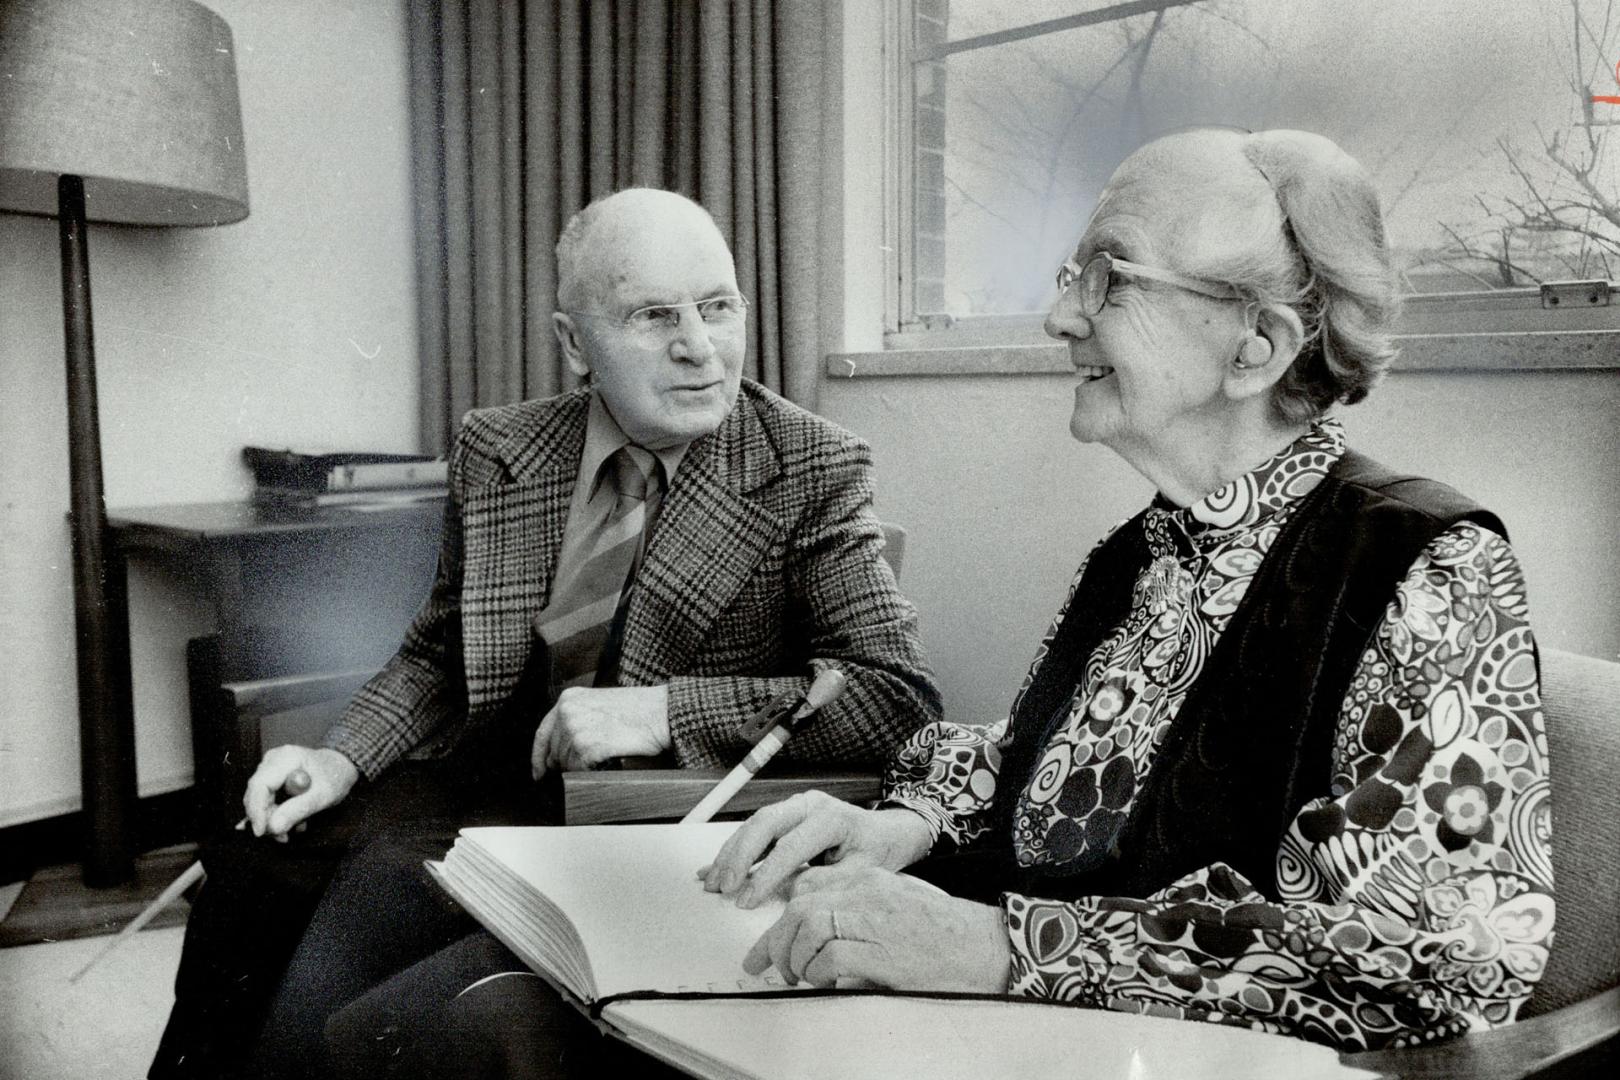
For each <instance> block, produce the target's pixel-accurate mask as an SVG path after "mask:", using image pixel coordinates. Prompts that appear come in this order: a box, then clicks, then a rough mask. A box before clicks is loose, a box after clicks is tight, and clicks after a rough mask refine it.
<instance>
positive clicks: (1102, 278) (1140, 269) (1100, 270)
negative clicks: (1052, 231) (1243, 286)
mask: <svg viewBox="0 0 1620 1080" xmlns="http://www.w3.org/2000/svg"><path fill="white" fill-rule="evenodd" d="M1094 267H1095V268H1096V269H1093V268H1094ZM1116 271H1117V272H1118V273H1121V274H1123V275H1125V276H1126V277H1136V278H1144V279H1146V280H1148V281H1159V282H1163V283H1164V284H1166V285H1174V286H1175V287H1176V288H1178V289H1185V290H1187V291H1188V292H1192V293H1198V294H1199V295H1200V296H1208V297H1212V298H1214V299H1216V300H1243V299H1246V297H1245V296H1244V294H1243V293H1242V292H1241V291H1239V290H1238V289H1237V288H1236V287H1235V286H1232V285H1222V284H1220V283H1218V282H1214V281H1205V280H1203V279H1202V278H1195V277H1188V276H1187V275H1186V274H1178V273H1176V272H1175V271H1174V270H1161V269H1159V268H1158V267H1156V266H1144V265H1143V264H1141V263H1134V262H1131V261H1130V260H1129V259H1121V258H1120V257H1119V256H1117V255H1114V254H1113V253H1111V252H1107V251H1099V252H1097V253H1096V254H1094V255H1092V256H1091V258H1089V259H1087V260H1086V262H1085V265H1084V266H1082V265H1080V264H1079V263H1076V262H1075V261H1074V259H1073V258H1069V259H1065V260H1064V262H1063V265H1062V266H1061V267H1059V268H1058V272H1057V287H1058V296H1060V297H1062V296H1066V295H1068V294H1069V293H1070V291H1071V290H1072V291H1073V293H1074V296H1075V299H1077V300H1078V301H1079V302H1080V313H1081V314H1082V315H1084V316H1086V317H1087V318H1088V319H1089V318H1091V317H1092V316H1093V315H1096V314H1097V313H1098V312H1099V311H1101V310H1102V309H1103V304H1104V303H1105V302H1107V300H1108V290H1109V289H1110V288H1112V287H1113V283H1114V274H1115V272H1116ZM1077 284H1078V285H1079V286H1080V288H1078V289H1076V288H1074V287H1075V285H1077Z"/></svg>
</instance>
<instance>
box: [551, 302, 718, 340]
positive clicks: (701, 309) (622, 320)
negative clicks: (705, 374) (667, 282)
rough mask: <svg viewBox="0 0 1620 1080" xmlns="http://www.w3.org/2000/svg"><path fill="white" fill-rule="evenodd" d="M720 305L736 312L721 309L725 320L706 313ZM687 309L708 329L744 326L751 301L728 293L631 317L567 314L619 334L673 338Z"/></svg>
mask: <svg viewBox="0 0 1620 1080" xmlns="http://www.w3.org/2000/svg"><path fill="white" fill-rule="evenodd" d="M721 304H724V305H731V304H735V305H737V309H736V311H735V312H726V311H725V309H724V308H719V309H717V310H719V311H721V312H723V313H724V317H721V318H710V317H709V315H708V314H707V313H706V311H705V309H706V308H710V307H711V306H712V305H721ZM686 308H692V309H693V310H695V311H696V312H697V317H698V319H699V321H701V322H702V323H703V325H704V326H706V327H710V328H716V327H722V326H732V325H736V324H739V323H741V322H742V321H743V320H744V319H746V318H747V317H748V297H746V296H743V295H742V294H741V293H727V294H726V295H724V296H709V297H705V298H704V299H702V300H687V301H685V302H683V303H679V304H648V305H647V306H646V307H638V308H636V310H634V311H632V312H630V314H628V315H622V316H621V315H609V314H607V313H606V312H602V311H569V312H565V314H567V315H571V316H574V317H577V318H584V319H601V320H603V321H604V322H608V323H611V324H614V325H616V326H617V327H618V328H619V329H620V330H623V331H625V332H627V333H648V332H654V333H658V334H666V333H667V334H671V335H673V334H674V333H676V332H677V331H678V330H680V327H681V316H680V313H681V312H682V311H683V310H685V309H686ZM652 312H657V313H659V315H658V316H656V317H655V316H652V315H650V314H649V313H652ZM643 317H644V319H645V321H643V322H641V323H638V322H637V319H638V318H643Z"/></svg>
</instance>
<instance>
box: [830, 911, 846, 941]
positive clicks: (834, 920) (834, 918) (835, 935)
mask: <svg viewBox="0 0 1620 1080" xmlns="http://www.w3.org/2000/svg"><path fill="white" fill-rule="evenodd" d="M832 924H833V940H835V941H836V940H839V939H841V938H842V937H843V936H844V935H843V934H840V933H839V932H838V912H836V911H835V912H833V913H832Z"/></svg>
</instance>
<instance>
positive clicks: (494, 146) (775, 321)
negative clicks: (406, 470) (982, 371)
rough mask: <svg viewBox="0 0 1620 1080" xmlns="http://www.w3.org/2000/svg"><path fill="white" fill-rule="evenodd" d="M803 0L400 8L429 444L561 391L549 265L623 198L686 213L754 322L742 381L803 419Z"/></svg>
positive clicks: (810, 193) (813, 200)
mask: <svg viewBox="0 0 1620 1080" xmlns="http://www.w3.org/2000/svg"><path fill="white" fill-rule="evenodd" d="M821 9H822V5H821V4H819V3H806V2H804V0H408V6H407V11H408V13H409V16H408V17H409V23H410V25H409V31H410V34H409V36H410V51H411V57H410V63H411V99H412V100H411V105H412V118H413V119H412V156H413V159H414V162H413V165H414V169H415V184H416V229H417V280H418V308H419V323H420V327H419V331H420V334H419V340H420V355H421V362H422V433H423V442H424V444H425V445H426V446H427V447H428V448H429V449H430V450H432V451H434V452H440V453H442V452H444V451H445V450H446V449H447V448H448V446H449V444H450V441H451V439H452V438H453V437H454V432H455V428H456V425H457V424H458V423H459V422H460V419H461V416H462V414H463V413H465V412H466V411H467V410H468V409H470V408H474V407H478V406H485V405H495V404H501V403H505V402H511V401H518V400H522V399H524V398H535V397H545V396H548V395H551V394H555V393H557V392H559V391H560V390H564V389H567V388H569V387H570V386H571V385H573V384H574V383H575V382H576V381H577V380H576V379H575V378H574V376H573V375H571V374H570V373H569V372H568V371H567V369H566V367H565V366H564V365H563V364H562V362H561V359H560V357H559V356H558V353H557V348H556V340H555V338H554V337H553V335H552V331H551V313H552V311H553V309H554V307H555V302H556V267H555V262H554V257H553V247H554V246H555V244H556V240H557V233H558V232H559V230H560V229H561V228H562V226H563V224H564V223H565V222H566V221H567V220H568V218H569V217H570V216H571V215H572V214H573V213H574V212H575V211H577V210H579V209H580V208H581V207H583V206H584V205H585V204H586V203H588V202H589V201H591V200H592V199H594V198H597V197H599V196H602V195H606V194H609V193H611V192H613V191H616V190H618V189H620V188H624V187H631V186H640V185H645V186H651V187H663V188H669V189H671V190H673V191H679V192H681V193H682V194H685V195H689V196H691V197H692V198H694V199H696V200H697V201H698V202H700V203H702V204H703V205H704V206H705V207H706V208H707V209H708V210H709V212H710V213H711V214H713V215H714V218H715V221H716V222H717V223H718V224H719V226H720V231H721V232H722V233H723V234H724V235H725V237H726V239H727V241H728V242H729V243H730V244H731V249H732V253H733V254H734V255H735V257H736V261H737V279H738V283H739V285H740V286H741V288H742V291H743V293H744V294H745V295H746V296H747V297H748V299H749V301H750V304H751V308H750V315H749V342H748V346H749V347H748V362H747V367H746V369H745V374H747V375H748V376H749V377H750V378H753V379H756V380H758V381H759V382H762V383H764V384H765V385H766V386H769V387H771V388H772V389H774V390H776V391H777V392H779V393H782V394H784V395H785V396H787V397H789V398H791V399H793V400H795V401H797V402H799V403H801V404H804V405H806V406H810V407H813V406H814V394H815V387H816V371H817V366H818V363H819V349H818V344H817V333H816V293H817V288H816V279H817V266H816V262H817V260H816V252H817V246H818V243H819V240H818V230H817V220H818V217H819V208H820V203H821V168H820V155H821V94H822V66H823V63H822V55H821V54H822V51H823V46H822V30H821V18H822V14H821Z"/></svg>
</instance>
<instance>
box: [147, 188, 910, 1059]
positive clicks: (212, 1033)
mask: <svg viewBox="0 0 1620 1080" xmlns="http://www.w3.org/2000/svg"><path fill="white" fill-rule="evenodd" d="M557 269H558V289H557V294H558V304H559V307H560V309H561V310H559V311H558V312H557V313H556V315H555V316H554V320H555V331H556V334H557V339H558V341H559V342H560V344H561V348H562V353H563V356H564V357H565V359H566V361H567V363H568V365H569V367H570V369H571V370H573V371H574V372H576V373H577V374H579V375H581V376H586V377H588V378H589V386H588V387H586V388H584V389H581V390H576V391H574V392H572V393H567V394H563V395H560V396H558V397H555V398H551V399H549V400H544V401H527V402H522V403H519V404H516V405H510V406H502V407H497V408H492V409H485V410H476V411H474V412H472V413H469V414H468V415H467V417H466V418H465V420H464V421H463V423H462V427H461V432H460V435H459V437H458V439H457V442H456V446H455V448H454V451H453V453H452V455H451V462H450V489H451V497H450V500H449V503H448V506H447V509H446V517H445V529H444V540H443V547H442V550H441V553H440V558H439V568H438V574H437V577H436V580H435V582H434V585H433V589H432V593H431V595H430V596H429V597H428V599H427V601H426V603H425V604H424V605H423V607H422V610H421V612H420V613H419V614H418V616H417V618H416V620H415V622H414V623H413V625H412V626H411V628H410V630H409V632H408V633H407V635H406V638H405V642H404V644H403V645H402V646H401V647H400V649H399V651H398V653H397V654H396V655H395V656H394V658H393V659H392V660H391V661H390V662H389V664H388V666H387V667H386V668H385V669H384V670H383V671H382V672H381V673H380V674H379V675H378V676H377V677H376V678H374V679H373V680H372V681H371V682H370V683H368V684H367V685H366V686H365V688H364V689H362V690H361V691H360V693H359V694H358V695H357V697H356V698H355V700H354V702H353V703H352V704H351V705H350V706H349V708H348V710H347V711H346V712H345V713H344V714H343V716H342V718H341V719H339V720H338V721H337V723H336V724H335V725H334V726H333V728H332V729H331V730H330V731H329V732H328V733H327V735H326V737H325V739H324V745H323V746H321V747H319V748H310V747H301V746H283V747H277V748H275V749H273V750H271V751H269V752H268V753H266V754H265V756H264V760H263V761H262V763H261V764H260V766H259V768H258V770H257V771H256V772H255V774H254V775H253V777H252V779H251V780H250V781H249V783H248V788H247V792H246V794H245V795H244V797H243V803H244V806H245V807H246V810H247V816H248V820H249V822H250V824H251V830H249V831H246V832H241V833H236V834H234V835H227V837H226V838H225V839H224V840H222V841H220V842H218V843H216V844H213V845H211V846H210V847H209V848H208V850H207V851H206V852H205V855H204V861H205V864H206V865H207V867H208V869H209V881H208V884H207V886H206V887H205V888H204V889H203V891H202V893H201V894H200V896H199V898H198V902H197V904H196V906H195V907H194V910H193V913H192V918H191V925H190V926H189V928H188V930H187V939H186V947H185V952H184V954H183V956H182V960H181V965H180V972H179V976H178V978H177V980H176V1004H175V1008H174V1012H173V1014H172V1016H171V1018H170V1021H169V1027H168V1030H167V1031H166V1032H165V1034H164V1038H163V1043H162V1045H161V1047H160V1048H159V1051H158V1056H157V1060H156V1061H155V1062H154V1064H153V1067H152V1071H151V1074H150V1075H151V1076H153V1077H160V1076H161V1077H169V1076H191V1075H197V1076H216V1075H221V1074H228V1073H229V1072H230V1071H231V1070H233V1069H235V1068H237V1067H239V1065H240V1059H241V1055H242V1054H243V1052H244V1051H245V1050H246V1048H247V1047H248V1046H250V1045H251V1044H252V1040H253V1038H254V1035H255V1032H256V1031H257V1030H258V1029H259V1027H260V1026H261V1024H262V1022H263V1019H264V1017H265V1015H266V1010H267V1007H268V1006H270V1004H271V1001H272V995H273V994H274V993H275V991H276V989H277V987H278V985H280V986H281V987H282V989H281V993H280V995H279V996H278V997H277V998H276V999H275V1003H274V1007H273V1012H274V1016H275V1017H276V1020H275V1022H274V1023H273V1024H272V1025H271V1029H270V1030H271V1031H272V1033H273V1037H272V1038H271V1039H270V1041H269V1042H268V1043H267V1044H266V1045H265V1046H264V1047H263V1048H262V1052H261V1054H260V1055H259V1057H260V1059H261V1060H262V1061H267V1062H270V1063H272V1064H274V1065H277V1066H278V1067H283V1068H286V1069H289V1070H291V1071H294V1072H296V1071H297V1070H298V1069H299V1068H302V1067H303V1066H302V1065H301V1064H300V1062H302V1061H303V1060H304V1055H305V1054H306V1053H308V1052H311V1050H312V1044H311V1043H310V1037H311V1036H312V1035H313V1037H314V1038H315V1039H317V1040H318V1038H319V1032H320V1024H321V1022H322V1021H323V1020H324V1016H325V1014H326V1013H327V1012H329V1011H330V1010H331V1009H333V1008H335V1007H337V1006H340V1005H342V1004H343V1003H344V1002H345V1001H346V1000H348V998H349V997H350V996H353V995H356V994H358V993H359V992H360V991H362V990H363V989H364V988H365V987H366V986H369V985H371V984H373V983H375V982H378V981H381V980H382V979H385V978H387V977H388V976H389V975H391V974H392V973H394V972H395V971H398V970H400V969H402V968H404V967H406V966H407V965H409V964H410V963H412V962H414V961H416V960H418V959H419V958H421V957H423V956H426V955H428V954H429V953H431V952H433V951H434V950H436V949H438V948H440V947H442V946H444V945H446V944H448V943H449V942H452V941H454V940H456V939H458V938H460V937H462V936H464V935H466V934H467V933H468V932H469V931H470V930H472V929H473V928H474V924H473V923H472V922H471V921H470V920H469V919H467V917H466V916H465V915H463V914H461V913H460V912H459V911H458V910H457V909H455V908H454V906H453V905H451V904H449V903H448V901H446V900H445V899H444V898H443V897H442V896H440V895H438V894H437V892H436V890H435V889H434V888H433V887H432V886H431V884H430V883H428V882H427V881H426V879H425V876H424V874H423V871H422V869H421V865H420V860H421V858H422V857H423V856H424V855H438V854H442V852H443V850H444V848H445V846H446V844H447V843H448V841H449V838H450V837H451V836H452V835H453V833H454V831H455V829H456V828H458V827H461V826H464V825H467V824H469V823H495V822H502V823H520V824H521V823H538V822H542V821H546V820H554V815H555V809H554V805H553V803H552V802H550V801H548V788H547V787H546V786H545V785H542V784H540V783H537V781H540V780H542V778H544V777H545V776H547V774H550V773H553V772H554V771H556V770H561V769H581V768H590V767H592V766H595V765H599V764H602V763H603V762H606V761H608V760H609V759H613V758H618V757H621V756H638V755H658V754H665V753H668V754H672V756H673V758H674V759H675V761H677V762H678V763H679V764H681V765H683V766H718V765H729V764H731V763H733V762H734V761H735V760H736V759H738V758H739V757H740V756H741V755H742V754H743V753H745V752H746V749H747V744H746V743H745V742H744V741H743V740H742V739H741V738H740V737H739V736H738V734H737V731H736V729H737V726H738V723H739V721H741V720H742V719H743V718H745V717H747V716H748V715H749V714H750V713H752V712H753V711H754V710H755V709H757V708H758V707H759V706H760V705H762V704H764V703H765V702H766V701H768V700H769V699H770V698H771V697H772V696H773V695H775V694H776V693H778V692H780V691H782V690H784V689H789V688H794V687H803V686H806V685H808V683H809V681H810V679H811V678H812V677H813V675H814V674H815V672H816V671H817V670H819V669H820V668H822V667H824V666H829V665H830V666H836V667H838V668H840V669H841V670H842V671H843V672H844V673H845V674H846V676H847V677H848V690H847V691H846V693H845V694H844V695H843V697H842V698H841V699H840V700H839V701H838V702H836V703H834V704H833V705H832V706H830V707H828V708H827V709H826V710H824V713H823V716H822V718H821V720H820V721H819V722H818V723H817V724H815V725H813V726H812V727H811V728H810V729H808V730H807V731H805V732H804V733H802V734H801V735H800V736H799V737H798V738H797V739H796V740H795V742H794V743H793V744H792V745H790V746H789V747H788V749H787V750H786V751H785V753H786V754H788V755H792V756H795V757H797V758H799V759H801V760H814V761H825V762H876V761H880V760H882V759H883V758H884V757H885V756H886V755H887V754H888V753H890V752H891V751H892V750H893V749H894V748H895V747H896V746H897V745H898V743H899V741H900V739H901V738H903V737H904V736H905V735H906V734H907V733H909V732H910V731H911V730H913V729H914V728H916V727H917V726H918V725H919V724H921V723H923V722H926V721H929V720H933V719H936V718H937V717H938V714H939V695H938V692H937V690H936V689H935V687H934V685H933V682H932V677H931V675H930V673H929V671H928V669H927V666H926V664H925V662H924V660H923V656H922V651H921V648H920V646H919V643H918V639H917V629H916V617H915V613H914V611H913V609H912V608H911V606H910V605H909V604H908V603H907V602H906V601H905V600H904V599H903V598H902V597H901V596H900V595H899V593H898V592H897V591H896V587H895V582H894V577H893V575H892V574H891V573H890V571H889V569H888V567H887V565H886V564H885V563H884V562H883V560H882V558H881V557H880V552H881V549H882V544H883V542H882V534H881V531H880V529H879V527H878V525H877V522H876V520H875V519H874V517H873V515H872V509H871V496H872V484H871V477H870V456H869V451H868V450H867V448H866V447H865V445H864V444H862V443H861V442H860V441H859V440H857V439H855V438H854V437H852V436H850V435H849V434H847V433H846V432H843V431H841V430H839V429H838V428H836V427H834V426H833V425H831V424H829V423H827V422H826V421H824V420H821V419H820V418H818V417H816V416H813V415H811V414H810V413H807V412H805V411H804V410H802V409H799V408H797V407H795V406H793V405H791V404H789V403H788V402H786V401H784V400H782V399H781V398H779V397H777V396H776V395H775V394H772V393H771V392H770V391H768V390H766V389H764V388H763V387H761V386H758V385H756V384H754V383H751V382H746V381H744V380H743V379H742V378H741V370H742V364H743V356H744V351H745V344H746V316H747V301H746V300H745V299H744V298H743V297H742V295H741V294H740V293H739V291H738V287H737V279H736V272H735V268H734V266H733V262H732V258H731V253H730V251H729V250H728V249H727V247H726V244H725V241H724V240H723V239H722V237H721V235H720V232H719V230H718V229H717V228H716V227H715V224H714V222H713V220H712V219H711V218H710V217H709V215H708V214H707V213H706V212H705V211H704V210H703V209H702V208H701V207H699V206H698V205H697V204H695V203H693V202H691V201H690V200H687V199H685V198H682V197H681V196H678V195H674V194H671V193H669V192H663V191H655V190H650V189H632V190H628V191H623V192H619V193H618V194H615V195H612V196H609V197H607V198H604V199H601V200H598V201H597V202H595V203H592V204H591V205H590V206H588V207H586V208H585V209H584V210H583V211H581V212H580V213H579V214H578V215H576V216H575V217H574V219H573V220H572V221H570V222H569V224H568V226H567V228H565V229H564V231H563V234H562V237H561V239H560V240H559V241H558V244H557ZM413 752H414V753H413ZM407 755H411V757H412V758H413V759H421V758H427V759H428V760H410V761H405V762H401V759H402V758H405V757H406V756H407ZM299 769H302V770H303V771H304V772H305V773H307V774H308V776H309V777H310V780H311V785H310V787H309V790H308V791H307V792H305V793H303V794H299V795H296V796H294V797H292V798H288V799H287V800H286V801H285V802H282V803H280V804H279V805H278V804H277V802H276V796H277V794H278V793H279V792H280V791H281V790H282V788H283V786H284V784H285V782H286V781H287V780H288V778H289V777H291V776H292V775H293V773H294V772H295V771H296V770H299ZM553 790H554V789H553ZM550 797H551V799H554V795H551V796H550ZM322 811H325V813H321V812H322ZM318 813H320V817H318V818H313V819H312V815H316V814H318ZM305 821H309V822H310V828H309V831H308V832H307V833H306V834H304V835H291V834H292V833H293V831H294V830H295V827H296V826H298V825H300V824H301V823H303V822H305ZM269 838H273V839H274V840H278V841H282V842H284V843H285V846H282V845H281V844H269V843H266V839H269ZM289 838H290V842H287V841H289ZM340 864H341V865H340ZM334 873H335V878H334ZM329 883H330V884H329ZM323 897H324V898H323ZM306 926H307V927H308V928H309V929H308V934H307V936H305V937H304V944H303V945H302V946H301V947H300V946H298V942H299V940H300V935H301V934H302V933H303V932H304V930H305V928H306ZM289 958H290V960H289ZM284 974H285V981H284V982H283V976H284Z"/></svg>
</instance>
